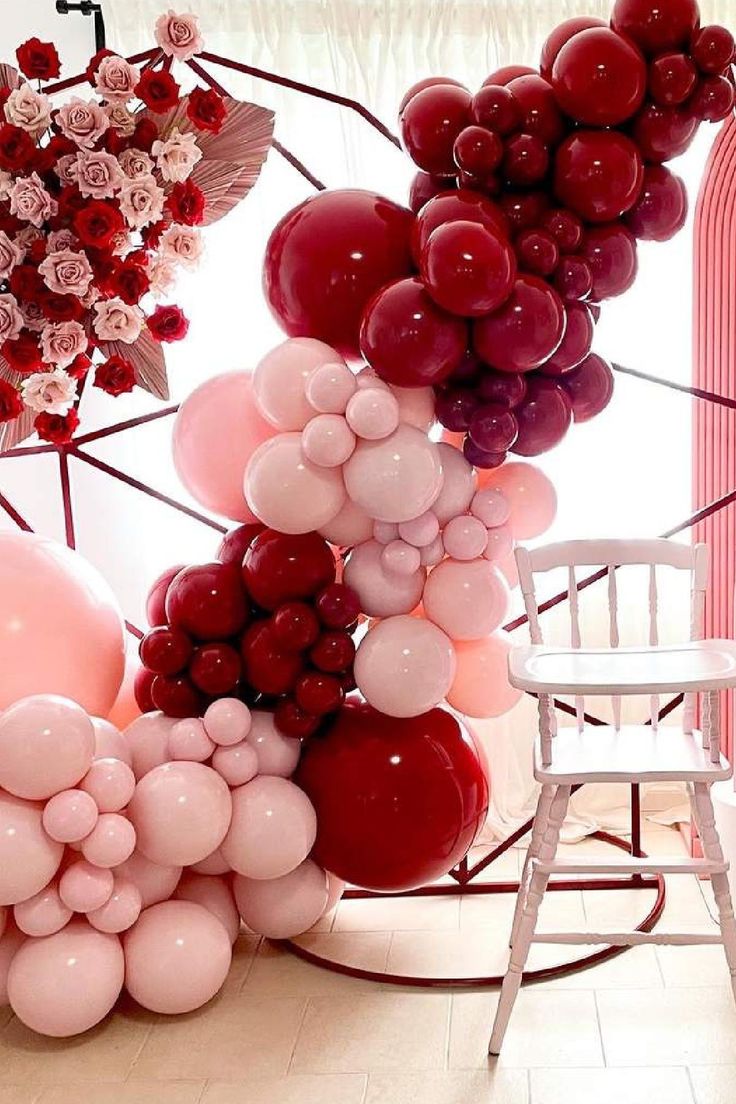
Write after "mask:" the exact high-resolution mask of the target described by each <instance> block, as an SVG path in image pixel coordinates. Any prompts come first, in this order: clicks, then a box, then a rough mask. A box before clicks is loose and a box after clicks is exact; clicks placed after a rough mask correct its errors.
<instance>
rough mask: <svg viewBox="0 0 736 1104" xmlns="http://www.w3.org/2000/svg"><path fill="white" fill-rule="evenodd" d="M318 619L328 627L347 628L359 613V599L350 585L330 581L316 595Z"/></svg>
mask: <svg viewBox="0 0 736 1104" xmlns="http://www.w3.org/2000/svg"><path fill="white" fill-rule="evenodd" d="M315 606H316V609H317V613H318V614H319V619H320V621H321V622H322V624H323V625H325V626H326V627H327V628H329V629H347V628H348V627H349V626H350V625H352V624H353V622H354V621H356V620H357V618H358V616H359V614H360V601H359V599H358V595H357V594H356V593H355V591H354V590H353V588H352V587H349V586H346V585H345V583H330V584H329V586H326V587H325V588H324V590H321V591H320V592H319V594H318V595H317V600H316V602H315Z"/></svg>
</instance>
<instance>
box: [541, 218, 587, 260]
mask: <svg viewBox="0 0 736 1104" xmlns="http://www.w3.org/2000/svg"><path fill="white" fill-rule="evenodd" d="M541 225H542V226H543V227H544V229H545V230H547V231H548V232H549V233H550V234H551V235H552V237H553V238H554V239H555V241H556V242H557V245H558V246H559V250H560V253H577V251H578V249H579V248H580V245H581V242H582V240H583V224H582V222H581V221H580V219H579V218H578V216H577V215H574V214H573V213H572V211H568V210H567V209H566V208H565V207H553V208H552V209H551V210H549V211H546V212H545V213H544V215H543V217H542V222H541Z"/></svg>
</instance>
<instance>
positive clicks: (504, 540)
mask: <svg viewBox="0 0 736 1104" xmlns="http://www.w3.org/2000/svg"><path fill="white" fill-rule="evenodd" d="M513 547H514V537H513V534H512V532H511V526H510V525H494V527H493V528H492V529H489V530H488V544H487V545H486V550H485V552H484V553H483V556H484V557H485V559H487V560H490V561H491V563H497V564H498V566H499V569H500V570H501V572H502V574H503V575H504V577H505V578H506V581H507V582H508V584H509V586H511V585H512V584H511V581H510V579H509V578H508V576H507V575H506V572H505V571H504V570H503V566H502V564H501V563H500V562H499V561H504V560H506V559H507V558H508V557H509V556H511V559H512V560H513V556H512V550H513ZM517 581H518V580H517Z"/></svg>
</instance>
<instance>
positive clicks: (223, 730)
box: [204, 698, 253, 747]
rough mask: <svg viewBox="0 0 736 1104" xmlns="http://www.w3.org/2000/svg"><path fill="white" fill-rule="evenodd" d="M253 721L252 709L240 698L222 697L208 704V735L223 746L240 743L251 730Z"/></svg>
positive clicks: (205, 721)
mask: <svg viewBox="0 0 736 1104" xmlns="http://www.w3.org/2000/svg"><path fill="white" fill-rule="evenodd" d="M252 723H253V720H252V717H251V712H250V709H249V708H248V706H247V705H246V704H245V702H241V701H239V699H238V698H220V699H219V700H218V701H215V702H212V705H208V706H207V709H206V711H205V715H204V727H205V731H206V732H207V735H208V736H209V738H210V740H213V741H214V743H216V744H220V745H221V746H222V747H228V746H229V745H230V744H239V743H240V742H241V741H242V740H244V739H245V737H246V736H247V735H248V733H249V732H250V728H251V724H252Z"/></svg>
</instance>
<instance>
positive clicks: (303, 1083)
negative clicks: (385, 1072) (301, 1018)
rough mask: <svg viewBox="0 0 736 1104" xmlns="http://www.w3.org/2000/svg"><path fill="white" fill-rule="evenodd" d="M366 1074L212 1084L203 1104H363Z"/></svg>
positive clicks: (299, 1076)
mask: <svg viewBox="0 0 736 1104" xmlns="http://www.w3.org/2000/svg"><path fill="white" fill-rule="evenodd" d="M365 1082H366V1076H365V1074H364V1073H328V1074H321V1075H320V1076H316V1075H313V1074H295V1075H293V1076H291V1077H278V1078H264V1077H255V1078H253V1077H249V1078H247V1079H246V1080H243V1081H210V1082H209V1084H208V1085H207V1088H206V1089H205V1091H204V1095H203V1096H202V1100H201V1104H362V1101H363V1096H364V1094H365Z"/></svg>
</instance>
